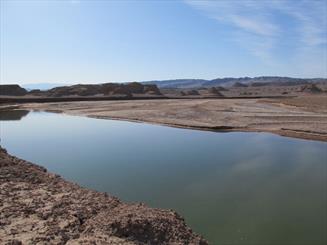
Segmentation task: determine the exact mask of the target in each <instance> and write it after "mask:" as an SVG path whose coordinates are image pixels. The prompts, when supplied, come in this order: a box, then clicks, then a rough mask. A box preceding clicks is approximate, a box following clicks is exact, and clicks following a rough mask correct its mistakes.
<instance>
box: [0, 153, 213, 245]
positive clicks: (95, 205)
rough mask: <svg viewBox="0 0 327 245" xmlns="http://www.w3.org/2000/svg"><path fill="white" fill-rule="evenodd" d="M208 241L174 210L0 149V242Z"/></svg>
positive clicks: (194, 242) (163, 242) (142, 242)
mask: <svg viewBox="0 0 327 245" xmlns="http://www.w3.org/2000/svg"><path fill="white" fill-rule="evenodd" d="M38 243H40V244H138V245H140V244H207V242H206V241H204V240H203V239H202V238H201V237H200V236H198V235H196V234H194V233H193V232H192V230H191V229H190V228H188V227H187V225H186V224H185V222H184V220H183V218H182V217H180V216H179V215H178V214H177V213H176V212H174V211H171V210H161V209H152V208H148V207H146V206H145V205H143V204H126V203H123V202H121V201H120V200H119V199H117V198H115V197H112V196H109V195H107V194H105V193H99V192H96V191H92V190H88V189H85V188H81V187H79V186H78V185H76V184H73V183H71V182H68V181H65V180H64V179H62V178H61V177H59V176H57V175H55V174H51V173H48V172H47V171H46V169H44V168H43V167H40V166H37V165H34V164H32V163H29V162H27V161H24V160H21V159H19V158H16V157H14V156H11V155H9V154H7V152H6V151H5V150H4V149H2V148H1V147H0V244H38Z"/></svg>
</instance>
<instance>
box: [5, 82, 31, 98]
mask: <svg viewBox="0 0 327 245" xmlns="http://www.w3.org/2000/svg"><path fill="white" fill-rule="evenodd" d="M25 94H27V90H26V89H24V88H22V87H21V86H19V85H18V84H8V85H0V95H10V96H22V95H25Z"/></svg>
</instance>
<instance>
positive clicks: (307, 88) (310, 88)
mask: <svg viewBox="0 0 327 245" xmlns="http://www.w3.org/2000/svg"><path fill="white" fill-rule="evenodd" d="M300 92H304V93H314V94H318V93H322V92H323V91H322V89H320V88H319V87H318V86H317V85H315V84H313V83H311V84H306V85H304V86H302V87H301V89H300Z"/></svg>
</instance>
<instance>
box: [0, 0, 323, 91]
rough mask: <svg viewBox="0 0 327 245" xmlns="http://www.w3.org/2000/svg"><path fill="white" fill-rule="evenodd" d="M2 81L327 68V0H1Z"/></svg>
mask: <svg viewBox="0 0 327 245" xmlns="http://www.w3.org/2000/svg"><path fill="white" fill-rule="evenodd" d="M0 38H1V39H0V40H1V60H0V61H1V74H0V75H1V83H2V84H4V83H40V82H52V83H53V82H63V83H64V82H67V83H98V82H124V81H145V80H155V79H175V78H204V79H213V78H217V77H231V76H232V77H241V76H261V75H277V76H294V77H327V1H326V0H322V1H315V0H309V1H295V0H281V1H265V0H263V1H258V0H256V1H246V0H230V1H227V0H222V1H86V0H67V1H65V0H61V1H60V0H58V1H56V0H52V1H41V0H40V1H28V0H23V1H9V0H7V1H6V0H1V36H0Z"/></svg>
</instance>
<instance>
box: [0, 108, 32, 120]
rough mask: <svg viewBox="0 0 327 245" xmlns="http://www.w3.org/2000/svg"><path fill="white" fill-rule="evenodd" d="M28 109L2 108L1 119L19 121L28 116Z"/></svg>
mask: <svg viewBox="0 0 327 245" xmlns="http://www.w3.org/2000/svg"><path fill="white" fill-rule="evenodd" d="M28 113H29V111H28V110H2V111H0V121H17V120H21V119H22V118H23V117H25V116H27V114H28Z"/></svg>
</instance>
